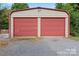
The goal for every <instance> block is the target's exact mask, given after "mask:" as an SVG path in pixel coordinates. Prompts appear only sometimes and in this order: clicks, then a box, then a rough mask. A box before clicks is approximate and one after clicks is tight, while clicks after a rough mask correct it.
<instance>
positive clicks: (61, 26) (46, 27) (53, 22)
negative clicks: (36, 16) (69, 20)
mask: <svg viewBox="0 0 79 59" xmlns="http://www.w3.org/2000/svg"><path fill="white" fill-rule="evenodd" d="M64 35H65V18H41V36H64Z"/></svg>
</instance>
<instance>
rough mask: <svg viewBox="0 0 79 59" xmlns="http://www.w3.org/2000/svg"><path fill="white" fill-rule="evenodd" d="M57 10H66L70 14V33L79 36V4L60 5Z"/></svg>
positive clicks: (57, 5)
mask: <svg viewBox="0 0 79 59" xmlns="http://www.w3.org/2000/svg"><path fill="white" fill-rule="evenodd" d="M56 9H63V10H66V11H67V12H68V13H69V14H70V33H71V35H75V36H77V35H78V36H79V4H76V3H71V4H70V3H65V4H64V3H62V4H61V3H59V4H56Z"/></svg>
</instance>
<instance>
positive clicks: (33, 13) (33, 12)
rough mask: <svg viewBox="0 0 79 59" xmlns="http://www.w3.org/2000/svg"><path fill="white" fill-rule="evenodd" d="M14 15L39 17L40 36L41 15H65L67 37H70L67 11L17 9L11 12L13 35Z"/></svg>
mask: <svg viewBox="0 0 79 59" xmlns="http://www.w3.org/2000/svg"><path fill="white" fill-rule="evenodd" d="M14 17H38V36H39V37H40V28H41V27H40V22H39V21H41V17H64V18H65V37H68V34H69V28H68V27H69V22H68V19H69V16H68V14H67V13H66V12H62V11H55V10H47V9H31V10H25V11H17V12H13V13H12V14H11V18H10V19H11V27H9V28H10V30H11V32H10V33H11V37H13V29H14V28H13V20H14V19H13V18H14Z"/></svg>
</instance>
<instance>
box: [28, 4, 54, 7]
mask: <svg viewBox="0 0 79 59" xmlns="http://www.w3.org/2000/svg"><path fill="white" fill-rule="evenodd" d="M29 7H47V8H55V3H29Z"/></svg>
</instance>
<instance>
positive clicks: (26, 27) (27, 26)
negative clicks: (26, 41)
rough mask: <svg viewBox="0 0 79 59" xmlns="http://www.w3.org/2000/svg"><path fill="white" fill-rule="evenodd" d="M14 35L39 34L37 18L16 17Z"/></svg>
mask: <svg viewBox="0 0 79 59" xmlns="http://www.w3.org/2000/svg"><path fill="white" fill-rule="evenodd" d="M14 36H37V18H23V17H22V18H14Z"/></svg>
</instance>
